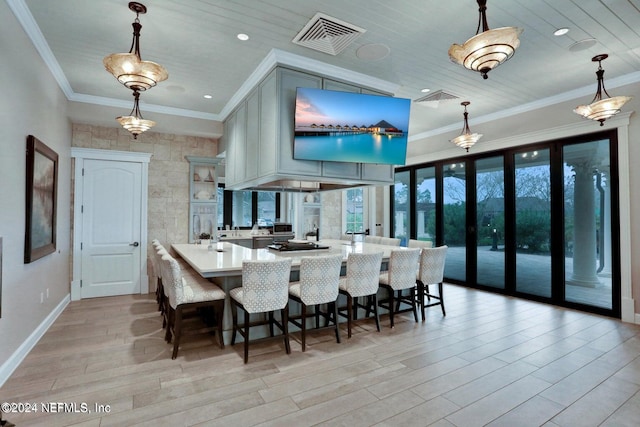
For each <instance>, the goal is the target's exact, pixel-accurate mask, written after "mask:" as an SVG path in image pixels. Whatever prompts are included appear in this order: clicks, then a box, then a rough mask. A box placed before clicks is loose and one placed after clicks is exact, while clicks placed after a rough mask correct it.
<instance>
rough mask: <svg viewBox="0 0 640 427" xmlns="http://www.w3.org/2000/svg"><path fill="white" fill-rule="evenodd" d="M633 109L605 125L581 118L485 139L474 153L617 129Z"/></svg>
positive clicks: (447, 154) (451, 151) (449, 153)
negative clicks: (558, 124) (553, 125)
mask: <svg viewBox="0 0 640 427" xmlns="http://www.w3.org/2000/svg"><path fill="white" fill-rule="evenodd" d="M633 114H634V112H633V111H628V112H625V113H619V114H616V115H615V116H614V117H612V118H609V119H607V120H606V121H605V122H604V126H594V124H595V125H597V123H596V122H593V121H587V120H585V119H581V120H580V121H578V122H575V123H570V124H567V125H562V126H556V127H553V128H550V129H541V130H537V131H533V132H527V133H524V134H521V135H513V136H508V137H506V138H500V139H494V140H488V141H487V140H483V141H482V143H481V144H476V145H474V146H473V151H474V153H476V154H477V153H484V152H490V151H495V150H500V149H505V148H510V147H516V146H519V145H527V144H533V143H536V142H544V141H550V140H553V139H561V138H568V137H572V136H578V135H583V134H587V133H593V132H600V131H603V130H610V129H615V128H618V127H622V126H629V122H630V120H631V115H633ZM460 154H461V151H460V149H459V148H458V147H454V146H453V145H451V148H447V149H445V150H440V151H434V152H431V153H427V154H420V155H418V156H413V157H408V158H407V162H406V164H407V166H410V165H416V164H420V163H428V162H433V161H437V160H440V159H447V158H453V157H459V156H460Z"/></svg>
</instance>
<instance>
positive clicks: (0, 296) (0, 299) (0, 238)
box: [0, 237, 2, 319]
mask: <svg viewBox="0 0 640 427" xmlns="http://www.w3.org/2000/svg"><path fill="white" fill-rule="evenodd" d="M1 318H2V237H0V319H1Z"/></svg>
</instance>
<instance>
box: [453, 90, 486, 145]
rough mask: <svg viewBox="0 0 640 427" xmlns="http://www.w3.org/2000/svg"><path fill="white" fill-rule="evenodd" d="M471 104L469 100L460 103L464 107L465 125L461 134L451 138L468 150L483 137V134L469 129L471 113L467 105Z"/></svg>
mask: <svg viewBox="0 0 640 427" xmlns="http://www.w3.org/2000/svg"><path fill="white" fill-rule="evenodd" d="M469 104H471V103H470V102H469V101H464V102H462V103H460V105H462V106H463V107H464V126H462V132H461V133H460V135H459V136H457V137H455V138H453V139H452V140H451V142H453V143H454V144H456V145H457V146H458V147H460V148H464V149H465V150H467V152H469V148H471V147H473V146H474V145H475V143H476V142H478V141H479V140H480V138H482V134H480V133H471V129H469V119H468V117H469V113H468V112H467V105H469Z"/></svg>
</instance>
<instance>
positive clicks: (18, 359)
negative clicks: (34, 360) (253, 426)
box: [0, 294, 71, 387]
mask: <svg viewBox="0 0 640 427" xmlns="http://www.w3.org/2000/svg"><path fill="white" fill-rule="evenodd" d="M70 301H71V296H70V295H69V294H67V295H66V296H65V297H64V298H63V299H62V301H60V304H58V305H57V306H56V308H54V309H53V310H52V311H51V313H49V315H48V316H47V317H46V318H45V319H44V320H43V321H42V323H40V325H39V326H38V327H37V328H36V329H35V330H34V331H33V332H32V333H31V335H29V337H28V338H27V339H26V340H25V341H24V342H23V343H22V344H21V345H20V347H18V349H17V350H16V351H14V352H13V354H12V355H11V356H10V357H9V359H7V361H6V362H5V363H3V364H2V366H0V387H2V386H3V385H4V383H5V382H6V381H7V380H8V379H9V377H10V376H11V374H13V371H15V370H16V369H17V368H18V366H20V363H22V361H23V360H24V358H25V357H27V355H28V354H29V352H30V351H31V350H32V349H33V347H35V345H36V344H37V343H38V341H40V338H42V336H43V335H44V334H45V332H47V330H48V329H49V328H50V327H51V325H52V324H53V322H55V320H56V319H57V318H58V316H60V314H61V313H62V312H63V311H64V309H65V308H66V307H67V305H69V302H70Z"/></svg>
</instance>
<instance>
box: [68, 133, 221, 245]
mask: <svg viewBox="0 0 640 427" xmlns="http://www.w3.org/2000/svg"><path fill="white" fill-rule="evenodd" d="M71 145H72V146H73V147H83V148H95V149H101V150H116V151H134V152H141V153H151V154H152V156H151V161H150V163H149V200H148V230H147V231H148V237H149V240H152V239H158V240H160V241H161V242H162V243H163V244H165V243H185V242H187V241H188V232H189V163H188V162H187V161H186V160H185V158H184V156H201V157H215V155H216V154H217V152H218V141H217V140H216V139H213V138H202V137H194V136H184V135H173V134H165V133H157V132H145V133H143V134H141V135H138V139H133V136H132V135H131V134H130V133H129V132H127V131H125V130H124V129H121V128H110V127H101V126H92V125H83V124H74V125H73V137H72V143H71ZM72 176H73V175H72ZM72 218H73V216H72Z"/></svg>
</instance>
